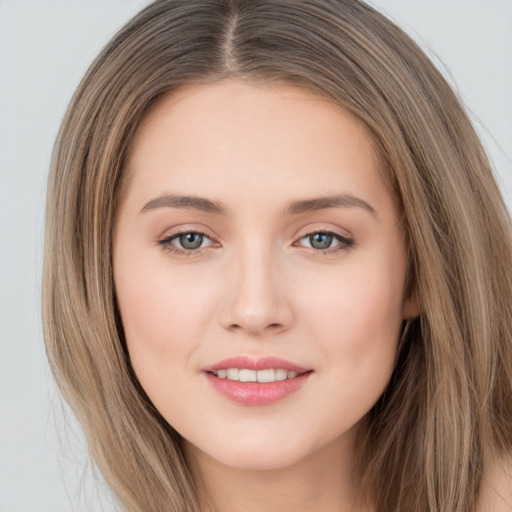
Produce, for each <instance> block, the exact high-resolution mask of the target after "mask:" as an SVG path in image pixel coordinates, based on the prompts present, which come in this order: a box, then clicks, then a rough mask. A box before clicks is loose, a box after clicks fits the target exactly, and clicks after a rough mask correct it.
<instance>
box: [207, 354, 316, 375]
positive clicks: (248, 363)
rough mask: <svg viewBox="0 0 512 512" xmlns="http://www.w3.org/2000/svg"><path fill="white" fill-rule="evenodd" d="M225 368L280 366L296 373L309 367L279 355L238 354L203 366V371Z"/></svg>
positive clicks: (305, 370) (259, 368) (268, 367)
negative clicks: (258, 356) (251, 355)
mask: <svg viewBox="0 0 512 512" xmlns="http://www.w3.org/2000/svg"><path fill="white" fill-rule="evenodd" d="M227 368H246V369H247V370H270V369H271V368H282V369H283V370H288V371H292V372H297V373H304V372H307V371H309V370H311V368H305V367H304V366H299V365H297V364H294V363H291V362H290V361H286V359H280V358H279V357H260V358H257V359H255V358H252V357H249V356H238V357H230V358H228V359H224V360H222V361H219V362H218V363H215V364H212V365H211V366H207V367H206V368H203V371H204V372H216V371H218V370H222V369H227Z"/></svg>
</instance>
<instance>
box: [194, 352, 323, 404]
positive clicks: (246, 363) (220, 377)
mask: <svg viewBox="0 0 512 512" xmlns="http://www.w3.org/2000/svg"><path fill="white" fill-rule="evenodd" d="M203 372H204V374H205V375H206V377H207V379H208V382H209V383H210V384H211V386H212V387H213V388H214V389H215V390H216V391H217V392H218V393H220V394H221V395H222V396H223V397H225V398H228V399H229V400H230V401H232V402H235V403H236V404H239V405H245V406H263V405H270V404H272V403H275V402H277V401H279V400H282V399H284V398H285V397H287V396H289V395H291V394H292V393H294V392H296V391H298V390H299V389H301V388H302V387H303V386H304V385H305V384H306V382H307V381H308V379H309V377H310V375H311V374H312V373H313V370H312V369H311V368H305V367H302V366H299V365H296V364H294V363H291V362H289V361H286V360H284V359H279V358H275V357H265V358H259V359H253V358H251V357H245V356H241V357H234V358H230V359H226V360H224V361H220V362H219V363H217V364H215V365H213V366H210V367H207V368H203Z"/></svg>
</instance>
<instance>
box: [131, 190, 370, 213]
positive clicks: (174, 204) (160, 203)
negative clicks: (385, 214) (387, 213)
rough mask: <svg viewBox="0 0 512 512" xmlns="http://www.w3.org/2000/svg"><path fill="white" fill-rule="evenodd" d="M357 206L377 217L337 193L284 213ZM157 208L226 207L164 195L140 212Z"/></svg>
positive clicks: (215, 209) (211, 210) (221, 210)
mask: <svg viewBox="0 0 512 512" xmlns="http://www.w3.org/2000/svg"><path fill="white" fill-rule="evenodd" d="M348 207H357V208H362V209H363V210H366V211H367V212H369V213H371V214H372V215H373V216H374V217H378V215H377V212H376V211H375V209H374V208H373V207H372V206H371V205H370V204H368V203H367V202H366V201H363V200H362V199H359V198H358V197H355V196H353V195H352V194H338V195H334V196H326V197H318V198H313V199H303V200H300V201H293V202H292V203H291V204H290V205H289V206H288V208H286V210H285V214H286V215H300V214H302V213H307V212H314V211H318V210H326V209H328V208H348ZM157 208H180V209H187V210H199V211H202V212H205V213H212V214H216V215H225V214H226V213H227V208H226V207H225V206H224V205H222V204H221V203H219V202H217V201H212V200H210V199H206V198H204V197H198V196H189V195H187V196H180V195H174V194H172V195H166V196H160V197H157V198H155V199H151V201H149V202H147V203H146V204H145V205H144V206H143V207H142V209H141V213H144V212H147V211H150V210H155V209H157Z"/></svg>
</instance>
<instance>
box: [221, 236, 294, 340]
mask: <svg viewBox="0 0 512 512" xmlns="http://www.w3.org/2000/svg"><path fill="white" fill-rule="evenodd" d="M231 272H232V273H231ZM230 273H231V279H230V280H229V281H230V290H229V297H228V298H227V301H226V305H225V309H224V311H223V323H224V326H225V327H227V328H229V329H231V330H240V329H241V330H244V331H246V332H248V333H252V334H258V333H261V332H264V331H279V330H283V329H285V328H286V327H287V326H288V325H289V323H290V322H291V317H292V312H291V304H290V303H289V300H288V297H287V290H286V286H283V282H282V277H283V273H282V268H281V264H280V260H279V257H278V255H277V254H276V251H275V250H274V249H273V248H272V247H271V245H270V244H268V240H267V243H266V244H261V243H250V242H249V241H248V242H246V243H245V245H244V247H243V248H240V249H239V250H238V251H237V252H236V254H233V257H232V261H231V265H230Z"/></svg>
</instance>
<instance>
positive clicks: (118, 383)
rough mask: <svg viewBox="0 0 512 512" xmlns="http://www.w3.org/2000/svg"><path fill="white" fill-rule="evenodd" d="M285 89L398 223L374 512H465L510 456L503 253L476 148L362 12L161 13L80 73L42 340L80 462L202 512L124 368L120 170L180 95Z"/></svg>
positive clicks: (343, 4)
mask: <svg viewBox="0 0 512 512" xmlns="http://www.w3.org/2000/svg"><path fill="white" fill-rule="evenodd" d="M227 77H231V78H233V77H236V78H238V79H240V80H248V81H265V82H269V81H281V82H282V81H284V82H286V83H290V84H294V85H296V86H299V87H305V88H308V89H309V90H312V91H314V92H316V93H317V94H320V95H322V96H325V97H328V98H330V99H331V100H334V101H335V102H337V103H338V104H339V105H341V106H343V107H344V108H345V109H346V110H348V111H350V112H351V113H352V114H353V115H355V116H357V117H358V118H359V119H361V120H362V121H363V122H364V123H365V124H366V125H367V126H368V128H369V129H370V131H371V133H372V135H373V137H374V139H375V142H376V145H377V147H378V149H379V153H380V158H381V161H382V164H383V169H384V171H385V173H386V176H387V179H388V182H389V184H390V186H391V187H392V188H393V190H394V193H395V194H396V198H397V200H398V202H399V204H400V208H401V211H402V214H403V222H404V226H405V230H406V238H407V243H408V247H409V276H410V283H409V290H410V293H414V294H416V295H417V297H418V301H419V303H420V304H421V311H422V312H421V315H420V316H419V317H418V318H417V319H414V320H412V321H410V322H408V324H407V326H405V328H404V333H403V337H402V342H401V345H400V352H399V354H398V358H397V365H396V368H395V371H394V373H393V375H392V378H391V381H390V384H389V386H388V389H387V390H386V393H385V394H384V396H383V397H382V398H381V399H380V400H379V402H378V403H377V404H376V406H375V407H374V408H373V409H372V410H371V411H370V413H369V414H368V417H367V426H368V428H367V429H366V435H365V437H364V439H362V440H361V442H362V453H363V459H362V460H361V464H360V471H361V475H360V479H359V481H360V482H361V491H362V493H363V495H364V496H365V498H366V499H367V500H368V502H370V503H372V505H374V506H375V507H376V509H377V510H382V511H391V510H393V511H397V512H420V511H421V512H424V511H430V512H447V511H450V512H470V511H472V510H474V507H475V503H476V499H477V496H478V492H479V488H480V485H481V481H482V474H483V472H485V471H486V470H487V466H488V464H489V461H490V460H492V459H493V458H496V457H499V456H502V455H503V454H508V453H510V451H511V447H512V264H511V262H512V236H511V227H510V226H511V224H510V219H509V216H508V213H507V211H506V208H505V206H504V203H503V200H502V198H501V196H500V193H499V191H498V188H497V186H496V183H495V180H494V178H493V175H492V172H491V169H490V166H489V163H488V160H487V158H486V155H485V153H484V151H483V149H482V147H481V144H480V142H479V140H478V138H477V136H476V134H475V132H474V130H473V128H472V126H471V124H470V122H469V121H468V118H467V116H466V114H465V112H464V110H463V108H462V107H461V105H460V103H459V101H458V99H457V98H456V97H455V95H454V93H453V92H452V90H451V89H450V87H449V86H448V85H447V83H446V81H445V80H444V79H443V78H442V76H441V75H440V73H439V72H438V71H437V70H436V68H435V67H434V66H433V65H432V63H431V62H430V61H429V60H428V59H427V57H426V56H425V55H424V54H423V53H422V51H421V50H420V49H419V48H418V47H417V45H416V44H415V43H414V42H413V41H412V40H411V39H410V38H409V37H408V36H407V35H406V34H404V32H402V31H401V30H400V29H399V28H397V27H396V26H395V25H394V24H393V23H391V22H390V21H389V20H387V19H386V18H385V17H384V16H382V15H381V14H379V13H378V12H376V11H375V10H373V9H372V8H370V7H369V6H368V5H366V4H365V3H363V2H362V1H360V0H337V1H336V0H310V1H307V0H294V1H291V0H158V1H156V2H154V3H152V4H151V5H150V6H148V7H147V8H146V9H144V10H143V11H142V12H140V13H139V14H138V15H137V16H136V17H135V18H133V19H132V20H131V21H130V22H129V23H128V24H127V25H126V26H125V27H124V28H123V29H122V30H121V31H120V32H119V33H118V34H117V35H116V36H115V37H114V38H113V39H112V41H110V43H109V44H108V45H107V46H106V47H105V49H104V50H103V51H102V52H101V54H100V55H99V56H98V58H97V59H96V60H95V61H94V63H93V64H92V66H91V67H90V69H89V71H88V72H87V74H86V76H85V77H84V79H83V81H82V83H81V84H80V86H79V88H78V90H77V91H76V93H75V95H74V97H73V99H72V101H71V104H70V106H69V109H68V112H67V114H66V117H65V119H64V121H63V124H62V127H61V130H60V133H59V136H58V139H57V142H56V146H55V150H54V155H53V160H52V166H51V175H50V179H49V188H48V201H47V227H46V243H45V268H44V297H43V306H44V312H43V315H44V329H45V340H46V345H47V352H48V357H49V359H50V363H51V367H52V370H53V373H54V375H55V378H56V380H57V383H58V385H59V387H60V389H61V391H62V393H63V394H64V396H65V398H66V399H67V400H68V402H69V403H70V404H71V406H72V408H73V410H74V411H75V413H76V415H77V416H78V418H79V420H80V422H81V424H82V426H83V428H84V431H85V433H86V436H87V440H88V444H89V447H90V451H91V454H92V457H93V459H94V460H95V462H96V464H97V465H98V467H99V468H100V470H101V471H102V473H103V475H104V476H105V478H106V480H107V482H108V483H109V485H110V486H111V488H112V489H113V490H114V492H115V493H116V495H117V496H118V497H119V499H120V500H121V501H122V503H123V504H124V505H125V506H126V508H127V509H128V510H129V511H131V512H150V511H153V512H161V511H162V510H170V511H171V510H172V511H175V512H178V511H180V512H182V511H184V510H187V511H198V510H199V507H198V504H197V499H196V492H195V490H194V484H193V482H192V479H191V476H190V473H189V471H188V469H187V464H186V460H185V457H184V455H183V452H182V449H181V445H180V438H179V435H178V434H177V433H176V432H175V431H174V430H173V428H172V426H170V425H168V424H167V423H166V422H165V420H163V418H162V417H161V416H160V415H159V413H158V411H157V410H155V408H154V407H153V406H152V404H151V402H150V400H149V399H148V397H147V396H146V395H145V393H144V391H143V389H141V387H140V385H139V384H138V382H137V379H136V376H135V375H134V374H133V371H132V370H131V367H130V362H129V358H128V355H127V351H126V347H125V343H124V339H123V329H122V323H121V319H120V317H119V314H118V311H117V307H116V295H115V289H114V285H113V278H112V236H113V229H114V223H115V218H116V211H117V205H118V203H119V198H120V195H121V192H122V188H123V184H124V182H125V181H126V178H127V177H126V175H125V173H124V170H125V166H124V163H125V161H126V157H127V153H128V151H129V148H130V143H131V141H132V139H133V137H134V134H135V132H136V130H137V128H138V126H139V125H140V123H141V121H142V120H143V118H144V116H146V114H147V113H148V111H149V110H150V109H151V108H152V107H153V106H154V105H155V104H156V102H157V101H158V100H159V99H160V98H161V97H162V96H163V95H165V94H169V93H172V92H173V91H175V90H177V89H178V88H180V87H183V86H186V85H189V84H196V83H205V82H210V81H217V80H222V79H224V78H227Z"/></svg>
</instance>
